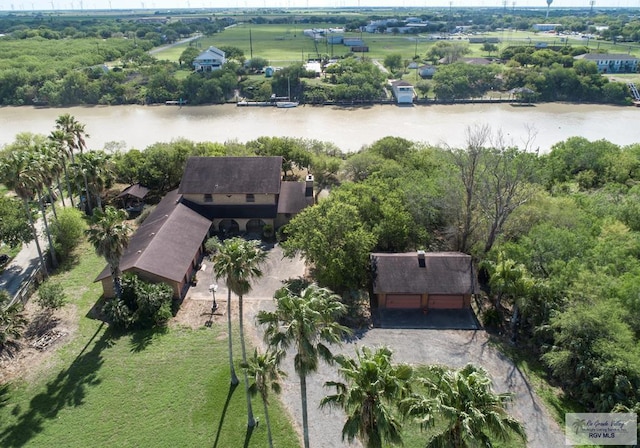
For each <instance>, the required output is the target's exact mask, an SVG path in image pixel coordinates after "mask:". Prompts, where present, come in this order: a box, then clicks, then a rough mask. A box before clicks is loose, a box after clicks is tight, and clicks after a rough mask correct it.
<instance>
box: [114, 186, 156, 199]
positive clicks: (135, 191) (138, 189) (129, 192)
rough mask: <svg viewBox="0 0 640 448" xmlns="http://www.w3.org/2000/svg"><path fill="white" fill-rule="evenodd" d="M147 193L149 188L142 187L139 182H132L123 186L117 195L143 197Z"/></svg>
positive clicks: (120, 196)
mask: <svg viewBox="0 0 640 448" xmlns="http://www.w3.org/2000/svg"><path fill="white" fill-rule="evenodd" d="M147 193H149V189H148V188H147V187H143V186H142V185H140V184H134V185H130V186H128V187H127V188H125V189H124V190H123V191H122V193H120V194H119V195H118V196H117V197H118V198H123V197H125V196H133V197H134V198H138V199H144V197H145V196H146V195H147Z"/></svg>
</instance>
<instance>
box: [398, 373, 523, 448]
mask: <svg viewBox="0 0 640 448" xmlns="http://www.w3.org/2000/svg"><path fill="white" fill-rule="evenodd" d="M419 382H420V383H422V385H423V386H424V388H425V395H423V396H418V395H414V396H412V397H410V398H408V399H406V400H404V401H403V402H402V403H401V407H403V410H404V411H405V412H406V414H407V415H409V416H414V417H416V418H417V419H418V421H420V423H421V425H422V426H423V427H434V417H435V416H438V417H439V418H441V419H443V420H444V423H445V424H444V425H442V426H441V425H438V427H437V428H438V432H437V433H436V435H435V436H433V437H432V438H431V440H429V442H428V443H427V445H426V446H427V448H436V447H452V448H467V447H475V446H485V447H492V446H493V443H492V441H491V438H490V437H489V435H491V436H493V437H494V438H497V439H499V440H502V441H506V440H509V439H510V438H511V437H512V434H515V435H516V436H518V437H520V438H521V439H522V441H523V442H525V443H526V440H527V435H526V433H525V430H524V426H523V425H522V424H521V423H520V422H519V421H517V420H516V419H514V418H513V417H511V416H510V415H508V414H507V411H506V409H505V407H506V405H507V403H508V402H509V401H510V400H511V394H508V393H503V394H496V393H494V392H493V390H492V389H491V378H490V377H489V374H488V373H487V371H486V370H484V369H483V368H482V367H476V366H474V365H472V364H467V365H466V366H465V367H463V368H462V369H460V370H450V369H448V368H446V367H441V366H429V371H428V374H427V376H425V378H422V379H421V380H420V381H419Z"/></svg>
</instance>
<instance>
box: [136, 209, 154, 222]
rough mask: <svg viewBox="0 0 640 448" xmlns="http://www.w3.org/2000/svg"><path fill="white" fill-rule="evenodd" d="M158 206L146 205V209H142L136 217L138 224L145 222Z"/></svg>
mask: <svg viewBox="0 0 640 448" xmlns="http://www.w3.org/2000/svg"><path fill="white" fill-rule="evenodd" d="M155 208H156V206H155V205H154V206H151V207H146V206H145V207H144V209H143V210H142V212H141V213H140V216H138V217H137V218H136V224H138V225H140V224H142V223H143V222H144V220H145V219H147V218H148V217H149V215H150V214H151V212H152V211H154V210H155Z"/></svg>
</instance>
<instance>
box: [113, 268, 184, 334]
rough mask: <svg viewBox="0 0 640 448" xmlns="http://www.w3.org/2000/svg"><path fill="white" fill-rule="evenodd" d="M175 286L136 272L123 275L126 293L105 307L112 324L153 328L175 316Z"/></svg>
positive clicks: (122, 326) (123, 326) (124, 326)
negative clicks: (173, 311) (155, 280)
mask: <svg viewBox="0 0 640 448" xmlns="http://www.w3.org/2000/svg"><path fill="white" fill-rule="evenodd" d="M172 299H173V290H172V289H171V287H170V286H169V285H167V284H165V283H148V282H145V281H142V280H140V279H139V278H138V277H137V276H135V275H133V274H125V275H123V276H122V297H121V298H120V299H117V298H116V299H112V300H109V301H108V302H107V303H105V305H104V306H103V308H102V312H103V313H104V314H105V315H106V316H107V318H108V319H109V321H110V322H111V323H112V325H114V326H116V327H120V328H125V329H126V328H138V329H142V328H153V327H158V326H163V325H164V324H166V323H167V321H168V320H169V319H170V318H171V316H172V312H171V304H172Z"/></svg>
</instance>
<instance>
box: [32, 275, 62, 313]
mask: <svg viewBox="0 0 640 448" xmlns="http://www.w3.org/2000/svg"><path fill="white" fill-rule="evenodd" d="M36 302H37V303H38V305H39V306H40V307H41V308H43V309H46V310H49V311H52V310H57V309H60V308H62V307H63V306H64V304H65V303H67V296H66V295H65V293H64V289H63V288H62V285H61V284H60V283H54V282H52V281H51V280H47V281H46V282H44V283H42V284H41V285H40V287H39V288H38V298H37V299H36Z"/></svg>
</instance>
